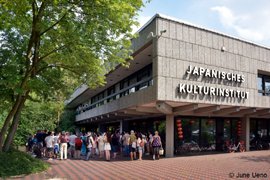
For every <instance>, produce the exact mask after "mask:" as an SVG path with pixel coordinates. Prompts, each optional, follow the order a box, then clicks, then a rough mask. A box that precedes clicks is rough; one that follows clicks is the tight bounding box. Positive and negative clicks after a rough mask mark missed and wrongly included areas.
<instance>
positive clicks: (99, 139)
mask: <svg viewBox="0 0 270 180" xmlns="http://www.w3.org/2000/svg"><path fill="white" fill-rule="evenodd" d="M162 150H163V149H162V142H161V138H160V136H159V134H158V131H155V133H154V135H153V134H152V133H150V132H149V133H145V134H143V133H140V132H134V131H133V130H131V131H130V133H129V132H122V133H120V132H119V131H115V132H114V133H110V132H105V133H95V132H87V133H83V132H77V133H72V132H65V131H62V132H61V133H55V132H53V131H50V132H47V131H37V133H36V134H35V135H33V136H31V137H29V138H28V141H27V151H28V152H30V153H32V154H33V155H34V156H36V157H38V158H43V157H45V158H48V159H49V160H52V159H59V160H66V159H67V158H72V159H84V160H90V159H91V158H93V159H95V158H104V159H105V160H106V161H110V160H111V156H112V159H115V158H116V157H117V156H119V155H121V156H126V157H128V156H129V157H130V159H131V160H136V159H138V160H142V159H143V156H144V155H152V158H153V160H158V159H159V158H160V154H161V153H160V151H161V152H162Z"/></svg>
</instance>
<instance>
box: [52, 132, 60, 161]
mask: <svg viewBox="0 0 270 180" xmlns="http://www.w3.org/2000/svg"><path fill="white" fill-rule="evenodd" d="M59 137H60V133H55V135H54V137H53V143H54V145H53V152H54V158H55V159H57V156H58V155H59V151H60V148H59Z"/></svg>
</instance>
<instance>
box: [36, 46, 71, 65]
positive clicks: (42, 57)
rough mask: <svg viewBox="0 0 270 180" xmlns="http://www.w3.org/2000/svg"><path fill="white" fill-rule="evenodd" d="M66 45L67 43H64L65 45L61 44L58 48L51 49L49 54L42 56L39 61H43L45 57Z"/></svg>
mask: <svg viewBox="0 0 270 180" xmlns="http://www.w3.org/2000/svg"><path fill="white" fill-rule="evenodd" d="M65 46H66V45H63V46H60V47H59V48H56V49H54V50H52V51H50V52H49V53H48V54H45V55H44V56H42V57H40V58H39V60H38V61H39V62H40V61H42V60H43V59H45V58H46V57H48V56H50V55H51V54H53V53H55V52H56V51H58V50H60V49H62V48H64V47H65Z"/></svg>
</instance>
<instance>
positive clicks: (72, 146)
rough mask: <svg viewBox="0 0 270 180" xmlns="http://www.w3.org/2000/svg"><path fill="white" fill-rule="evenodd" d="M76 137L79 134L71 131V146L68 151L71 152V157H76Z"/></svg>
mask: <svg viewBox="0 0 270 180" xmlns="http://www.w3.org/2000/svg"><path fill="white" fill-rule="evenodd" d="M76 138H77V136H76V135H75V134H74V133H72V132H71V135H70V136H69V148H68V152H69V154H70V157H71V158H73V157H74V153H75V139H76Z"/></svg>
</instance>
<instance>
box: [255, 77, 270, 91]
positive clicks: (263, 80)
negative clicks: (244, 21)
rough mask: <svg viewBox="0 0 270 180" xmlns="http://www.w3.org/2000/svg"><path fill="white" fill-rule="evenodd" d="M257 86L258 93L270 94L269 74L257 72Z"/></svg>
mask: <svg viewBox="0 0 270 180" xmlns="http://www.w3.org/2000/svg"><path fill="white" fill-rule="evenodd" d="M257 87H258V92H259V94H260V95H262V96H270V76H267V75H263V74H258V78H257Z"/></svg>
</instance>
